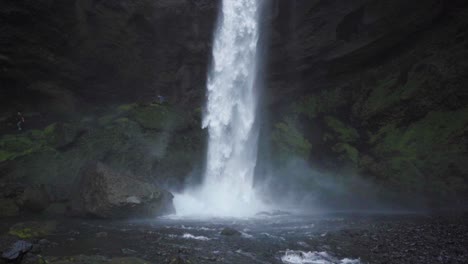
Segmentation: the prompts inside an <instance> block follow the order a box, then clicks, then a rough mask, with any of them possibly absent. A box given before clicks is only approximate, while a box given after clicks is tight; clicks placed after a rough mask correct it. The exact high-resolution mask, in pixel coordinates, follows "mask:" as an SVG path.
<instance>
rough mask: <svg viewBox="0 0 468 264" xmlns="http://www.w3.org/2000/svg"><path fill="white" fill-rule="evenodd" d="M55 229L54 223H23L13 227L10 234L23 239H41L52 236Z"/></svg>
mask: <svg viewBox="0 0 468 264" xmlns="http://www.w3.org/2000/svg"><path fill="white" fill-rule="evenodd" d="M55 228H56V223H55V222H54V221H47V222H34V221H33V222H22V223H18V224H15V225H14V226H12V227H11V228H10V230H9V232H8V233H9V234H10V235H13V236H17V237H19V238H22V239H30V238H40V237H44V236H47V235H49V234H51V233H52V232H53V231H55Z"/></svg>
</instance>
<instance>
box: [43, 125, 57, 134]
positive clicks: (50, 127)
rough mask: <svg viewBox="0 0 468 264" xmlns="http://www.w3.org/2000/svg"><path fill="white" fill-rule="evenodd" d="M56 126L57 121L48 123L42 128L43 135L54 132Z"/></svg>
mask: <svg viewBox="0 0 468 264" xmlns="http://www.w3.org/2000/svg"><path fill="white" fill-rule="evenodd" d="M56 128H57V123H53V124H50V125H48V126H47V127H46V128H45V129H44V135H45V136H51V135H53V134H54V132H55V130H56Z"/></svg>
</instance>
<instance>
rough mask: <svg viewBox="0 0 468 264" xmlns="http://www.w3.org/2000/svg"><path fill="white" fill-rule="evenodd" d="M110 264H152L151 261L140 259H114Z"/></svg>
mask: <svg viewBox="0 0 468 264" xmlns="http://www.w3.org/2000/svg"><path fill="white" fill-rule="evenodd" d="M109 264H150V262H149V261H146V260H143V259H139V258H130V257H129V258H114V259H112V260H111V261H110V262H109Z"/></svg>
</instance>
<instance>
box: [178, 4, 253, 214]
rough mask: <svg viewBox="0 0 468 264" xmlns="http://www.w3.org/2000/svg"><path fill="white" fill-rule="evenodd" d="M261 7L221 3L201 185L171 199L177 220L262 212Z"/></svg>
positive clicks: (206, 124) (206, 118)
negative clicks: (258, 175) (258, 192)
mask: <svg viewBox="0 0 468 264" xmlns="http://www.w3.org/2000/svg"><path fill="white" fill-rule="evenodd" d="M260 2H262V1H261V0H223V6H222V11H221V14H220V18H219V25H218V30H217V32H216V35H215V41H214V46H213V59H214V61H213V66H212V69H211V71H210V74H209V78H208V85H207V93H208V102H207V112H206V115H205V117H204V120H203V127H204V128H207V129H208V132H209V143H208V153H207V164H206V172H205V177H204V182H203V185H202V186H201V187H200V188H199V189H198V190H191V191H186V192H185V193H184V194H179V195H176V196H175V199H174V202H175V206H176V210H177V212H178V214H179V215H214V216H249V215H253V214H254V213H256V212H258V211H259V210H261V205H260V203H259V202H258V199H257V198H256V196H255V191H254V188H253V176H254V170H255V165H256V157H257V139H258V130H257V127H256V111H257V94H256V87H255V81H256V80H255V79H256V72H257V43H258V38H259V25H258V15H259V9H260Z"/></svg>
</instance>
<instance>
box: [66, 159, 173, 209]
mask: <svg viewBox="0 0 468 264" xmlns="http://www.w3.org/2000/svg"><path fill="white" fill-rule="evenodd" d="M80 174H81V175H80V179H79V183H78V185H77V186H78V187H77V191H76V193H75V194H74V196H73V201H72V207H71V210H72V214H73V215H77V216H93V217H99V218H130V217H155V216H159V215H164V214H170V213H173V212H174V211H175V210H174V206H173V203H172V198H173V196H172V194H171V193H169V192H167V191H165V190H163V189H160V188H158V187H156V186H154V185H153V184H150V183H147V182H144V181H141V180H137V179H135V178H134V177H133V176H131V175H125V174H121V173H117V172H115V171H113V170H111V169H110V168H109V167H107V166H105V165H104V164H102V163H92V164H89V165H87V166H85V167H84V168H83V169H82V170H81V172H80Z"/></svg>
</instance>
